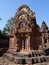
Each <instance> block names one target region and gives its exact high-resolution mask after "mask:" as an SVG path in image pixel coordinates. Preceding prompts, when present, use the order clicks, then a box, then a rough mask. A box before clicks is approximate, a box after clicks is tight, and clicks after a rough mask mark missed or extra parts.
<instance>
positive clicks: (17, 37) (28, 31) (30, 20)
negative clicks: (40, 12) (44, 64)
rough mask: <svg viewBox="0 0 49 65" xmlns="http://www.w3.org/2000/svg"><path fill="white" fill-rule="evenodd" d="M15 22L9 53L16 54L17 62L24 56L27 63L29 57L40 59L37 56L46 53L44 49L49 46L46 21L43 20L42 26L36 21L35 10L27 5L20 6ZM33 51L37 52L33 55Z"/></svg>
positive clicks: (11, 31)
mask: <svg viewBox="0 0 49 65" xmlns="http://www.w3.org/2000/svg"><path fill="white" fill-rule="evenodd" d="M13 22H14V23H13V27H12V28H11V30H10V41H9V49H8V51H9V54H10V53H11V54H13V55H14V56H15V57H14V58H16V63H17V60H18V61H19V62H20V61H21V60H20V59H22V58H23V59H25V61H26V63H27V59H28V60H29V61H31V60H32V59H33V57H35V58H34V59H35V60H38V57H37V58H36V56H39V57H40V56H42V55H45V53H44V51H43V50H45V49H47V48H49V28H48V27H47V25H46V23H45V22H44V21H43V23H42V25H41V27H40V26H39V25H38V24H37V22H36V16H35V12H33V11H32V10H31V9H30V8H29V7H28V6H26V5H23V6H20V7H19V8H18V10H17V12H16V14H15V16H14V18H13ZM33 53H35V54H34V55H33ZM29 54H30V55H29ZM7 55H8V54H7ZM13 55H12V57H13ZM28 56H29V57H30V58H29V57H28ZM9 58H10V55H9ZM43 58H44V60H45V57H43V56H42V57H40V59H41V60H42V59H43ZM29 61H28V62H29ZM19 62H18V63H19ZM39 62H40V61H39ZM20 63H21V62H20ZM31 63H32V62H31Z"/></svg>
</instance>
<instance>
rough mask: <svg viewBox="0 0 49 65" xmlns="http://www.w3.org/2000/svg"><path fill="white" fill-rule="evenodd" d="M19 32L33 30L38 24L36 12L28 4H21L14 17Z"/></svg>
mask: <svg viewBox="0 0 49 65" xmlns="http://www.w3.org/2000/svg"><path fill="white" fill-rule="evenodd" d="M14 21H15V28H16V29H15V30H16V31H17V32H29V31H30V32H31V31H32V28H34V27H35V26H36V18H35V14H34V13H33V12H32V11H31V10H30V8H29V7H28V6H21V7H20V8H19V9H18V10H17V13H16V15H15V17H14Z"/></svg>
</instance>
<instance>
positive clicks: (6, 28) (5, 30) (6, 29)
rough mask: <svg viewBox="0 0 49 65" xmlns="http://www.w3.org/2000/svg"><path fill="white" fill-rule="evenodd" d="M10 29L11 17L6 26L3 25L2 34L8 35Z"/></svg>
mask: <svg viewBox="0 0 49 65" xmlns="http://www.w3.org/2000/svg"><path fill="white" fill-rule="evenodd" d="M12 27H13V17H11V18H10V19H9V20H8V21H7V23H6V25H5V27H4V29H3V32H4V33H7V34H8V33H9V31H10V29H11V28H12Z"/></svg>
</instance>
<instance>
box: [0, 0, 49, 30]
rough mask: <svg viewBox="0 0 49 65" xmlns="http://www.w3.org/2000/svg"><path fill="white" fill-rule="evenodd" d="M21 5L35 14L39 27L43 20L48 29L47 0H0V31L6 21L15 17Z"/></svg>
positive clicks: (48, 13)
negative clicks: (27, 7)
mask: <svg viewBox="0 0 49 65" xmlns="http://www.w3.org/2000/svg"><path fill="white" fill-rule="evenodd" d="M21 5H27V6H29V7H30V9H31V10H32V11H33V12H35V15H36V21H37V24H38V25H39V26H41V24H42V22H43V20H44V21H45V22H46V24H47V26H48V27H49V0H0V18H1V19H2V20H0V29H1V30H3V28H4V27H5V25H6V23H7V20H8V19H10V18H11V17H14V16H15V13H16V11H17V9H18V8H19V7H20V6H21Z"/></svg>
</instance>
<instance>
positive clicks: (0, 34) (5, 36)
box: [0, 30, 8, 39]
mask: <svg viewBox="0 0 49 65" xmlns="http://www.w3.org/2000/svg"><path fill="white" fill-rule="evenodd" d="M5 38H8V35H7V34H6V33H5V32H3V31H1V30H0V39H5Z"/></svg>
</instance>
